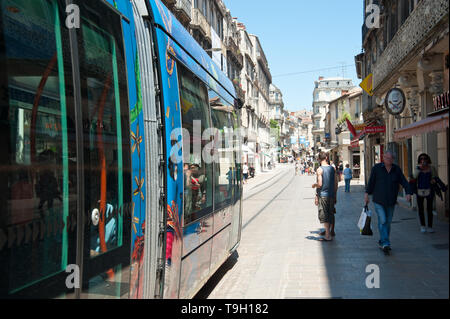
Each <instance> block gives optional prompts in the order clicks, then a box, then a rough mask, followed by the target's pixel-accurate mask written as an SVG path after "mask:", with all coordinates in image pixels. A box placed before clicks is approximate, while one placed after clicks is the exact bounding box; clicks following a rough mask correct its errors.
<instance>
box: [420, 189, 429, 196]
mask: <svg viewBox="0 0 450 319" xmlns="http://www.w3.org/2000/svg"><path fill="white" fill-rule="evenodd" d="M430 193H431V190H430V189H429V188H428V189H417V195H418V196H420V197H428V196H430Z"/></svg>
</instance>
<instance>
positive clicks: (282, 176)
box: [242, 169, 292, 201]
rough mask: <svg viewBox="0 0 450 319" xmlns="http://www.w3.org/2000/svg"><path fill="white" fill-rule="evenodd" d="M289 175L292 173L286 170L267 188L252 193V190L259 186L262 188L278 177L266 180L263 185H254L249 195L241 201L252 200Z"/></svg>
mask: <svg viewBox="0 0 450 319" xmlns="http://www.w3.org/2000/svg"><path fill="white" fill-rule="evenodd" d="M289 173H292V172H291V169H288V170H286V172H285V173H283V174H282V175H281V176H280V177H279V178H278V179H277V180H276V181H274V182H273V183H271V184H270V185H269V186H267V187H265V188H263V189H260V190H257V191H253V190H255V189H257V188H258V187H260V186H262V185H264V184H266V183H268V182H270V181H272V180H273V179H275V178H276V177H278V175H275V176H274V177H272V178H270V179H268V180H267V181H265V182H263V183H261V184H259V185H256V186H255V187H253V188H252V189H251V190H250V191H251V195H248V196H247V197H244V198H243V199H242V200H244V201H245V200H248V199H250V198H252V197H254V196H256V195H258V194H259V193H261V192H264V191H265V190H267V189H269V188H271V187H272V185H273V184H276V183H278V182H279V181H280V180H282V179H283V178H284V177H285V176H287V175H288V174H289Z"/></svg>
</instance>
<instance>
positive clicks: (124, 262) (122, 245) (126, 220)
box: [76, 0, 134, 294]
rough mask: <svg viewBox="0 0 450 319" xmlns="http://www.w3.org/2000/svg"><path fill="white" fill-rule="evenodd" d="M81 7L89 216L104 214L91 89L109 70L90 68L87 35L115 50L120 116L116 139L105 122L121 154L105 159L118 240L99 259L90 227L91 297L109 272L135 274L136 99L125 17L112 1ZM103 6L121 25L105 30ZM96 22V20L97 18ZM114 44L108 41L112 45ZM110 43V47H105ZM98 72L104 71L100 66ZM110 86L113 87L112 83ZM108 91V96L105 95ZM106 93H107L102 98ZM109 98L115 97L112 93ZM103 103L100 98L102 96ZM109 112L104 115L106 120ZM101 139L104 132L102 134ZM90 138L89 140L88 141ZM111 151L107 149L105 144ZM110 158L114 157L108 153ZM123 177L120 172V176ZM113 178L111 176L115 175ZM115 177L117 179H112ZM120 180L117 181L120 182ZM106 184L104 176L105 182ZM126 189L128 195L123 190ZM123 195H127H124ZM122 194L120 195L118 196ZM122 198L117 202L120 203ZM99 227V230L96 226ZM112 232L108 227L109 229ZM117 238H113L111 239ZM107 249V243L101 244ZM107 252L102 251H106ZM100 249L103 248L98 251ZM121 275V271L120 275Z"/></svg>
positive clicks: (87, 276)
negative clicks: (131, 208) (131, 86)
mask: <svg viewBox="0 0 450 319" xmlns="http://www.w3.org/2000/svg"><path fill="white" fill-rule="evenodd" d="M76 3H78V5H79V6H80V8H85V9H84V11H83V10H82V12H84V14H82V16H81V19H82V25H81V27H80V28H79V29H78V30H77V39H78V54H79V65H78V68H79V72H80V91H81V97H82V102H81V108H82V114H83V128H82V129H83V136H84V138H83V140H82V141H81V143H82V145H83V146H82V147H83V153H84V154H83V155H84V161H85V163H84V165H85V167H86V168H85V173H84V183H85V190H84V194H83V195H84V202H85V207H84V208H83V210H84V211H88V212H91V211H92V210H93V209H94V208H98V209H99V210H100V211H101V209H102V208H101V206H102V204H101V203H100V201H98V202H97V199H99V197H96V195H99V194H95V193H96V190H97V188H94V190H92V189H88V186H87V185H89V187H92V186H91V183H92V181H93V180H95V176H94V174H88V173H87V172H89V170H90V171H91V172H94V173H97V174H99V172H97V169H96V166H95V165H93V163H94V164H95V163H96V162H95V161H96V160H97V159H98V156H99V153H100V152H99V147H98V146H96V147H92V145H91V144H92V143H94V142H96V143H94V144H97V143H98V136H97V137H94V136H89V135H90V134H91V133H92V132H90V130H91V131H92V127H93V126H97V130H98V127H99V125H98V123H97V124H96V125H95V122H96V121H98V117H97V118H96V117H95V116H94V114H93V113H92V111H93V110H96V109H95V106H94V109H91V108H90V107H92V106H93V105H94V104H96V103H98V101H97V100H95V99H94V104H92V103H91V105H89V103H90V102H89V101H90V100H91V99H90V94H91V93H89V92H90V91H89V89H90V88H91V86H90V84H89V83H94V84H95V81H94V80H95V79H96V76H98V75H102V76H103V75H105V74H106V73H105V74H103V73H102V71H104V70H100V72H99V70H97V72H96V71H95V70H91V69H89V68H88V66H89V65H88V63H87V61H88V55H89V49H88V46H86V44H87V43H88V42H89V41H86V40H87V39H88V37H87V34H88V33H89V32H90V33H91V34H95V36H102V37H103V38H104V39H107V37H108V36H109V37H110V39H109V40H110V42H109V44H110V45H111V44H112V46H111V47H110V48H111V50H112V51H107V53H110V54H112V57H113V58H114V57H115V60H114V59H113V60H112V70H110V73H108V76H106V81H105V86H104V88H103V90H105V88H107V87H109V90H110V91H112V92H114V95H113V98H112V101H110V103H111V105H112V108H111V109H112V111H113V112H112V114H113V115H114V116H113V117H111V119H110V121H112V122H111V124H113V125H111V127H110V129H111V128H113V127H114V128H115V130H114V131H113V133H112V134H110V132H108V125H106V124H107V121H108V119H106V118H103V121H102V123H103V124H102V125H101V126H102V134H103V136H104V138H105V140H104V141H103V143H105V144H106V142H107V139H108V137H110V136H111V137H113V138H114V139H116V141H115V143H113V146H117V149H116V150H111V149H108V147H106V148H105V152H104V156H105V160H106V159H107V158H109V159H110V160H111V161H112V162H110V163H109V165H107V167H108V169H107V170H106V172H107V173H108V176H107V178H106V180H107V181H110V180H113V181H114V182H113V185H115V183H117V189H116V188H114V186H113V187H112V188H113V191H112V193H111V194H107V196H106V202H105V205H106V208H105V210H106V212H105V215H106V216H108V217H107V218H106V220H107V221H108V219H109V218H111V217H115V218H116V219H115V226H114V229H115V231H116V234H115V236H116V238H115V240H114V241H112V242H111V243H110V244H109V243H108V242H106V243H105V244H106V251H101V253H100V254H96V253H95V252H96V249H92V248H97V247H96V246H97V245H98V243H97V244H95V243H93V242H92V240H93V239H96V236H97V234H98V231H97V230H96V229H95V228H94V227H92V225H91V227H90V228H85V234H84V247H83V260H84V262H85V263H84V274H83V281H84V282H85V284H86V283H87V282H88V281H89V287H87V286H86V287H85V288H84V289H83V291H84V292H85V293H87V294H90V293H91V291H90V289H91V287H90V282H91V280H92V281H95V277H96V276H98V275H103V274H105V273H107V272H109V269H111V266H112V267H116V268H117V269H120V270H119V272H121V276H128V274H126V272H129V270H127V269H126V267H128V266H129V262H130V255H131V253H132V251H131V249H132V248H131V246H130V243H131V232H132V230H131V217H130V216H129V215H127V214H124V212H125V209H126V207H129V205H131V204H132V202H133V198H132V192H133V187H134V186H133V181H132V177H131V176H132V159H131V154H132V151H131V141H130V138H129V136H130V135H129V133H128V132H130V131H129V130H130V127H131V125H130V110H129V101H130V94H129V83H128V70H127V54H126V44H125V41H126V35H125V34H124V30H123V25H122V23H123V18H124V17H123V15H122V14H121V13H120V12H119V11H118V10H117V9H116V8H114V7H113V6H111V4H109V3H107V2H106V1H101V2H100V3H92V4H91V3H82V2H81V0H77V1H76ZM97 6H99V7H101V6H104V8H107V10H108V11H107V12H106V16H109V17H112V18H114V19H115V20H117V24H113V25H110V24H108V25H107V27H108V28H105V25H104V23H103V21H102V20H103V19H104V18H105V13H103V16H101V15H100V12H101V11H100V10H98V8H97ZM94 17H95V18H94ZM107 42H108V41H107ZM105 43H106V42H105ZM98 68H101V66H100V65H99V66H98ZM108 81H110V83H108ZM105 92H106V91H105ZM102 94H103V93H102ZM108 95H109V93H108ZM109 98H110V97H108V98H107V96H106V95H105V100H108V99H109ZM97 99H98V97H97ZM105 112H106V110H105V111H104V113H103V115H106V113H105ZM97 134H98V131H97ZM87 136H89V137H87ZM105 146H107V145H105ZM108 152H109V153H110V154H109V156H108V155H107V153H108ZM110 165H112V166H113V167H114V168H117V169H118V168H120V167H121V168H122V174H121V176H120V174H119V173H115V172H114V170H111V169H110ZM117 172H119V171H117ZM110 173H111V175H110ZM111 177H113V178H111ZM116 178H117V179H116ZM100 179H101V177H100ZM106 186H107V187H106V190H107V193H109V191H110V190H111V187H110V186H111V184H109V182H107V185H106ZM121 190H122V191H121ZM121 194H122V195H121ZM115 195H116V196H115ZM115 197H117V198H115ZM111 198H113V199H114V200H117V203H113V205H110V200H111ZM111 207H112V213H109V212H110V209H111ZM96 227H98V226H96ZM105 228H106V225H105ZM111 237H112V236H111ZM100 245H101V244H100ZM103 249H104V248H102V249H101V250H103ZM97 250H98V249H97ZM115 271H116V270H115ZM124 287H125V286H122V288H121V289H129V288H124ZM120 294H123V291H121V292H120Z"/></svg>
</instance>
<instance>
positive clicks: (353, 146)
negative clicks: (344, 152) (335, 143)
mask: <svg viewBox="0 0 450 319" xmlns="http://www.w3.org/2000/svg"><path fill="white" fill-rule="evenodd" d="M350 147H352V148H356V147H359V140H353V141H352V143H351V144H350Z"/></svg>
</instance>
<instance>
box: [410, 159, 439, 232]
mask: <svg viewBox="0 0 450 319" xmlns="http://www.w3.org/2000/svg"><path fill="white" fill-rule="evenodd" d="M413 177H414V179H415V180H416V185H417V206H418V209H419V219H420V231H421V232H422V233H426V232H428V233H434V230H433V200H434V196H435V192H434V191H433V183H436V182H435V180H434V178H435V177H437V173H436V169H435V168H434V166H432V165H431V159H430V156H428V154H426V153H423V154H420V155H419V158H418V165H417V167H416V169H415V172H414V176H413ZM425 200H426V202H427V213H428V220H427V221H428V228H427V227H426V225H425V212H424V204H425Z"/></svg>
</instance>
